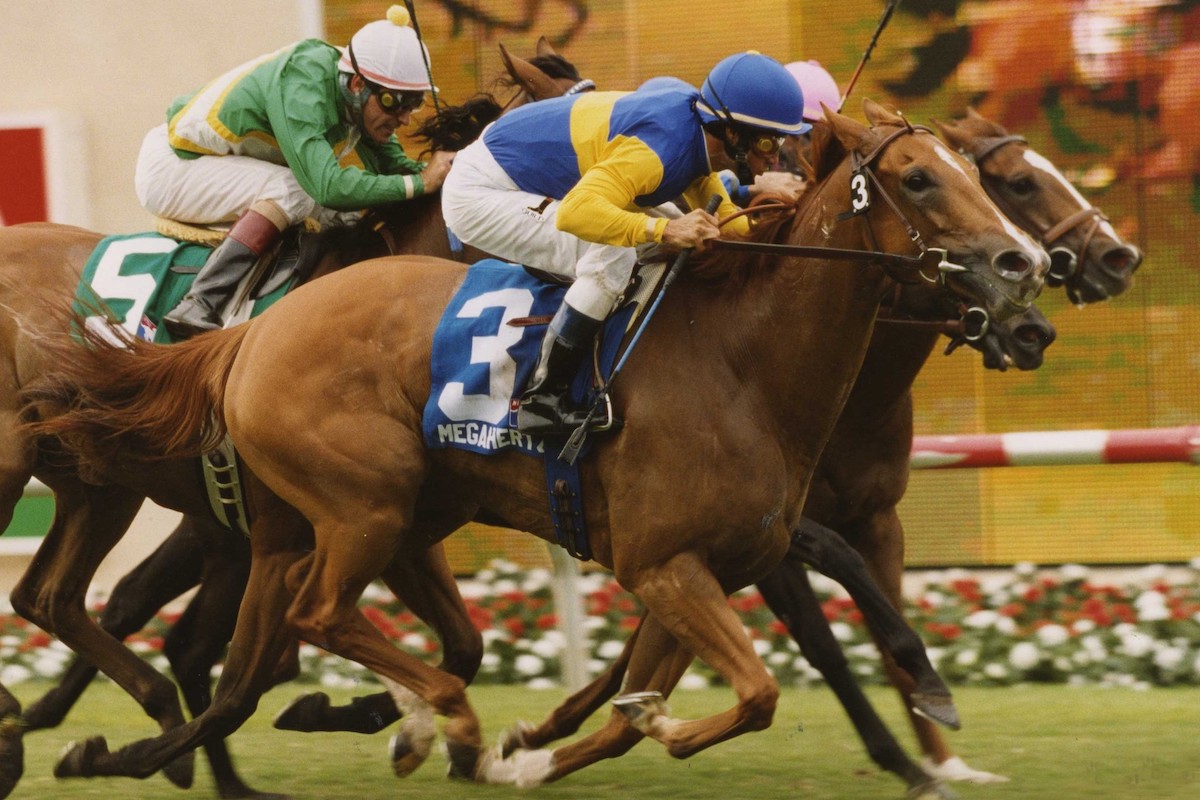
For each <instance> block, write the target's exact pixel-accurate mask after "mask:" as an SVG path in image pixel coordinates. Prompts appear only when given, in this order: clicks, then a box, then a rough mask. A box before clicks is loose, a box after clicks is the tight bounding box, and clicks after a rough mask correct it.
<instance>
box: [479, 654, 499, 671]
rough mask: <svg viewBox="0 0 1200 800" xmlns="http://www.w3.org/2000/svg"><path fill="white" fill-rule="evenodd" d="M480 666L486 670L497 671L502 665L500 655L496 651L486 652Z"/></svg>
mask: <svg viewBox="0 0 1200 800" xmlns="http://www.w3.org/2000/svg"><path fill="white" fill-rule="evenodd" d="M480 667H481V668H482V669H483V671H484V672H495V671H496V670H497V669H498V668H499V667H500V656H498V655H496V654H495V653H484V654H483V660H482V661H481V662H480Z"/></svg>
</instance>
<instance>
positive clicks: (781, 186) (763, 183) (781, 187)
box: [750, 172, 808, 203]
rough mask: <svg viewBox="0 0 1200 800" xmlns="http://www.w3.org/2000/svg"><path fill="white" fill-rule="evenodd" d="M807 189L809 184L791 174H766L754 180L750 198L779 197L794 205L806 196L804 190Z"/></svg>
mask: <svg viewBox="0 0 1200 800" xmlns="http://www.w3.org/2000/svg"><path fill="white" fill-rule="evenodd" d="M807 188H808V182H807V181H806V180H804V178H802V177H801V176H799V175H795V174H793V173H791V172H764V173H762V174H761V175H759V176H758V177H757V178H755V179H754V183H753V185H751V186H750V196H751V197H754V196H756V195H760V194H770V195H779V196H780V197H781V198H783V199H785V200H788V201H790V202H793V203H794V202H796V201H797V200H799V199H800V195H802V194H804V190H805V189H807Z"/></svg>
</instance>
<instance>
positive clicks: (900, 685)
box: [843, 506, 1008, 783]
mask: <svg viewBox="0 0 1200 800" xmlns="http://www.w3.org/2000/svg"><path fill="white" fill-rule="evenodd" d="M843 533H848V532H846V531H843ZM851 541H853V542H854V543H855V546H856V548H857V549H858V550H859V551H860V552H861V553H862V555H863V558H865V559H866V562H867V568H868V569H869V570H870V572H871V575H872V576H873V577H874V579H875V583H876V585H877V586H878V587H879V588H880V590H881V591H883V593H884V595H885V596H886V597H887V598H888V600H889V602H890V603H891V604H892V606H893V607H894V608H896V609H903V608H904V595H903V578H904V527H903V525H902V523H901V522H900V516H899V514H897V513H896V509H895V507H894V506H893V507H892V508H890V509H887V510H885V511H880V512H878V513H876V514H873V515H872V517H871V519H870V521H869V522H868V525H867V528H866V530H865V531H863V532H862V534H860V535H859V536H855V537H852V538H851ZM874 633H875V632H874V631H872V635H874ZM880 655H881V656H882V658H883V668H884V672H885V673H886V674H887V676H888V680H889V681H890V682H891V684H892V685H893V686H894V687H896V690H897V691H898V692H899V693H900V697H901V700H902V701H903V703H904V708H905V711H907V712H908V716H909V721H910V722H911V724H912V728H913V731H914V732H915V733H916V735H917V741H918V742H919V743H920V745H921V751H922V752H923V753H924V754H925V761H924V762H923V766H924V767H925V769H926V771H928V772H929V773H930V774H932V775H933V776H934V777H936V778H940V779H941V780H947V781H968V782H971V783H1001V782H1004V781H1007V780H1008V778H1006V777H1005V776H1003V775H996V774H993V773H991V772H985V771H982V770H976V769H974V768H972V767H970V766H968V765H967V764H966V763H965V762H964V761H963V760H962V759H961V758H959V757H958V756H956V755H954V752H953V751H952V750H951V749H950V746H949V745H948V744H947V743H946V740H945V737H944V736H943V735H942V732H941V731H940V730H939V729H938V728H937V726H936V725H934V724H933V723H932V722H931V721H930V720H929V719H927V718H926V717H923V716H921V715H920V714H918V713H915V712H914V711H913V708H914V702H913V699H912V695H913V693H914V692H916V691H918V690H919V687H918V686H917V684H916V683H915V682H914V679H913V677H912V676H911V675H910V673H909V672H908V671H907V670H906V669H905V668H903V667H902V666H901V665H900V664H898V663H897V661H896V659H894V658H893V657H892V654H891V653H889V652H887V650H886V649H884V648H882V647H881V649H880Z"/></svg>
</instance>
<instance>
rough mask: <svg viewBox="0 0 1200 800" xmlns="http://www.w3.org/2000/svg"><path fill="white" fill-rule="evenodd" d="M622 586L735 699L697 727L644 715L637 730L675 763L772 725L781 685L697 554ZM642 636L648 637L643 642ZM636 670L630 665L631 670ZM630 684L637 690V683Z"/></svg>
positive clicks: (686, 555) (691, 722) (636, 653)
mask: <svg viewBox="0 0 1200 800" xmlns="http://www.w3.org/2000/svg"><path fill="white" fill-rule="evenodd" d="M619 579H620V580H621V582H622V583H623V584H626V585H627V586H628V587H629V589H630V591H632V592H633V593H634V594H635V595H636V596H637V597H638V598H640V599H641V600H642V602H643V603H644V604H645V606H646V610H647V611H648V612H649V614H650V615H652V616H653V617H654V618H655V619H657V620H659V621H660V622H661V623H662V625H663V626H664V627H665V628H666V629H667V630H668V631H670V633H671V634H672V635H673V636H674V637H675V639H677V640H678V642H679V646H680V647H682V648H683V649H685V650H686V651H688V652H690V653H693V654H694V655H695V656H696V657H697V658H700V659H702V660H703V661H704V662H706V663H707V664H708V665H709V666H710V667H712V668H713V669H715V670H716V671H717V672H718V673H719V674H720V675H721V677H722V678H724V679H725V680H726V681H727V682H728V683H729V685H730V686H731V687H732V688H733V690H734V692H735V693H736V694H737V698H738V702H737V705H735V706H733V707H732V708H730V709H728V710H726V711H724V712H721V713H719V714H714V715H712V716H710V717H706V718H703V719H698V720H674V719H670V718H668V717H667V716H666V715H665V714H657V713H651V714H647V715H644V717H643V719H644V722H642V723H639V727H640V728H641V730H642V731H643V732H644V733H646V734H647V735H648V736H650V737H651V738H654V739H657V740H658V741H660V742H662V743H663V744H665V745H666V746H667V752H669V753H670V754H671V755H672V756H674V757H676V758H687V757H688V756H691V755H693V754H695V753H698V752H700V751H701V750H703V749H705V748H707V747H711V746H712V745H714V744H717V743H718V742H723V741H725V740H726V739H731V738H733V737H735V736H739V735H741V734H743V733H747V732H749V731H756V730H763V729H764V728H767V727H768V726H770V724H771V720H772V719H773V718H774V715H775V707H776V705H777V704H778V702H779V686H778V685H777V684H776V683H775V679H774V678H773V677H772V676H771V674H770V673H769V672H768V671H767V668H766V665H764V664H763V663H762V660H761V659H759V657H758V656H757V655H756V654H755V652H754V647H753V646H752V645H751V643H750V639H749V637H747V636H746V632H745V629H744V627H743V625H742V621H741V619H740V618H739V617H738V615H737V614H736V612H734V610H733V609H732V608H731V607H730V605H729V602H728V601H727V599H726V595H725V591H724V590H723V589H722V587H721V585H720V583H719V582H718V581H717V579H716V576H714V575H713V573H712V572H711V571H709V569H708V567H707V566H706V565H705V563H704V562H703V560H702V559H701V558H700V557H699V556H698V555H696V554H695V553H692V552H683V553H679V554H678V555H676V556H674V557H673V558H671V559H670V560H669V561H667V562H666V563H664V564H662V565H659V566H656V567H650V568H648V569H644V570H642V571H641V572H640V573H639V574H637V575H636V577H635V579H634V580H632V581H626V580H624V579H621V578H619ZM645 634H646V632H645V631H643V633H642V636H645ZM644 649H649V645H647V644H645V643H643V642H639V643H638V645H637V647H636V648H635V651H634V661H635V662H636V661H637V660H638V658H639V657H640V654H641V653H642V652H643V651H644ZM633 666H634V665H633V664H632V663H631V665H630V667H631V669H632V668H633ZM629 685H630V687H632V685H633V684H632V682H630V683H629ZM618 699H620V698H618Z"/></svg>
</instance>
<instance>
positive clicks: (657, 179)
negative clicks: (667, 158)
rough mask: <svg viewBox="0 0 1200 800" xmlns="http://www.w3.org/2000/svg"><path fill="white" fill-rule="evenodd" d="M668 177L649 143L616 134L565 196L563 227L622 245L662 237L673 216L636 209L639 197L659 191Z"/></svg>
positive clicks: (591, 238)
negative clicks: (657, 214) (668, 218)
mask: <svg viewBox="0 0 1200 800" xmlns="http://www.w3.org/2000/svg"><path fill="white" fill-rule="evenodd" d="M662 176H663V166H662V162H661V161H660V160H659V158H658V155H657V154H656V153H655V152H654V151H653V150H651V149H650V148H649V147H647V146H646V145H645V144H644V143H643V142H641V141H639V140H637V139H630V138H625V137H617V138H615V139H613V140H612V141H611V142H609V143H608V146H606V147H605V149H604V153H603V155H602V157H601V158H599V159H598V160H597V161H596V163H595V164H593V165H592V166H591V167H590V168H588V169H587V170H586V171H584V173H583V176H582V177H581V178H580V180H579V182H578V183H577V184H575V187H574V188H572V189H571V190H570V191H569V192H567V194H566V196H565V197H563V199H562V205H560V206H559V209H558V215H557V223H556V224H557V225H558V229H559V230H561V231H566V232H567V233H571V234H574V235H575V236H578V237H579V238H580V239H584V240H585V241H589V242H597V243H599V244H611V245H617V246H620V247H634V246H635V245H639V244H642V243H643V242H650V241H655V242H661V241H662V233H663V229H664V228H666V227H667V220H665V219H654V218H652V217H650V216H648V215H647V214H644V213H642V212H641V211H636V210H633V209H635V208H636V207H637V206H636V204H635V203H634V198H636V197H639V196H642V195H647V194H650V193H651V192H653V191H654V190H655V189H656V188H658V185H659V184H660V183H661V182H662Z"/></svg>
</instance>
